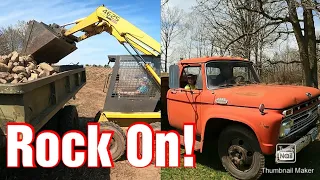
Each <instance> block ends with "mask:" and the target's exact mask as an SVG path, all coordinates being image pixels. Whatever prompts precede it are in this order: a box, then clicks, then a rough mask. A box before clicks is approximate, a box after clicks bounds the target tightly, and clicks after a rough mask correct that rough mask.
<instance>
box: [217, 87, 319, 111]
mask: <svg viewBox="0 0 320 180" xmlns="http://www.w3.org/2000/svg"><path fill="white" fill-rule="evenodd" d="M214 92H215V99H217V98H224V99H226V100H227V101H228V102H227V105H232V106H245V107H259V105H260V104H264V106H265V108H268V109H284V108H288V107H290V106H294V105H297V104H300V103H302V102H304V101H307V100H309V99H311V98H314V97H317V96H319V95H320V90H319V89H316V88H312V87H305V86H290V85H247V86H236V87H230V88H223V89H219V90H215V91H214ZM307 93H310V94H311V95H312V97H311V98H309V97H308V96H307Z"/></svg>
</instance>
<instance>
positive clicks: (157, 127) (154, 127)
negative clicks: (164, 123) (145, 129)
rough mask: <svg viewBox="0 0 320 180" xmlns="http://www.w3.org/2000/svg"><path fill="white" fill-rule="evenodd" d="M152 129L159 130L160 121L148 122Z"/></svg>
mask: <svg viewBox="0 0 320 180" xmlns="http://www.w3.org/2000/svg"><path fill="white" fill-rule="evenodd" d="M150 126H151V127H152V129H153V131H161V122H154V123H150Z"/></svg>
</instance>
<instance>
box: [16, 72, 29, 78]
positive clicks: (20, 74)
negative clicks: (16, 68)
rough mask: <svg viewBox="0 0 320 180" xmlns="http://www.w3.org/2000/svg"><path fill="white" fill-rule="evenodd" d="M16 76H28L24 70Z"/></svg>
mask: <svg viewBox="0 0 320 180" xmlns="http://www.w3.org/2000/svg"><path fill="white" fill-rule="evenodd" d="M18 76H20V77H27V78H28V77H29V76H28V74H27V73H26V72H21V73H19V74H18Z"/></svg>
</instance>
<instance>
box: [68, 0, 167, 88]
mask: <svg viewBox="0 0 320 180" xmlns="http://www.w3.org/2000/svg"><path fill="white" fill-rule="evenodd" d="M71 24H75V25H74V26H73V27H71V28H70V29H67V30H66V31H65V32H64V35H65V36H70V35H73V36H74V34H75V33H77V32H84V34H83V35H81V36H80V37H77V39H78V42H79V41H83V40H85V39H87V38H89V37H92V36H94V35H97V34H101V33H102V32H108V33H109V34H110V35H112V36H114V37H115V38H116V39H117V40H118V41H119V43H120V44H123V45H124V44H126V43H127V44H130V46H131V47H132V48H135V49H137V50H139V51H140V52H141V53H143V54H145V55H154V56H159V55H160V52H161V50H160V43H159V42H157V41H156V40H155V39H153V38H152V37H150V36H149V35H148V34H146V33H144V32H143V31H142V30H140V29H139V28H137V27H136V26H134V25H133V24H131V23H130V22H128V21H127V20H125V19H123V18H122V17H120V16H119V15H117V14H116V13H114V12H113V11H111V10H110V9H107V8H106V7H105V6H100V7H98V8H97V9H96V11H94V12H93V13H92V14H90V15H89V16H88V17H86V18H82V19H79V20H76V21H75V22H73V23H69V24H66V25H64V26H67V25H71ZM145 68H146V70H147V71H149V72H150V74H151V75H152V76H153V77H154V78H155V80H156V81H157V83H158V84H160V77H159V76H158V75H157V74H156V73H155V71H154V70H153V68H152V67H151V66H150V65H148V64H145Z"/></svg>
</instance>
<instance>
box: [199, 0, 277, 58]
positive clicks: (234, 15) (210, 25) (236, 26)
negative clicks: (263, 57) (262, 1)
mask: <svg viewBox="0 0 320 180" xmlns="http://www.w3.org/2000/svg"><path fill="white" fill-rule="evenodd" d="M243 4H245V6H247V7H255V6H256V5H257V3H256V2H255V1H246V0H211V1H210V0H198V1H197V6H196V7H195V11H198V12H199V13H200V14H201V15H202V18H204V19H205V20H206V23H205V24H204V25H205V27H206V29H207V32H208V34H210V36H211V38H209V39H211V42H212V44H215V46H218V47H219V49H220V53H219V54H220V55H225V54H230V55H233V56H242V57H245V58H247V59H249V60H250V59H252V58H251V54H252V53H253V52H255V59H256V62H257V59H258V56H259V55H260V54H261V53H259V52H258V51H259V50H262V49H263V46H264V45H265V43H264V41H265V40H266V39H267V37H268V36H270V35H271V34H272V32H274V31H275V29H276V28H277V26H276V24H273V23H272V22H270V20H268V19H266V18H264V17H263V16H261V15H259V14H257V13H254V12H250V11H247V10H243V9H237V7H238V6H240V5H243ZM262 30H263V31H264V33H261V34H260V35H258V33H259V32H260V31H262ZM259 46H260V48H259Z"/></svg>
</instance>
